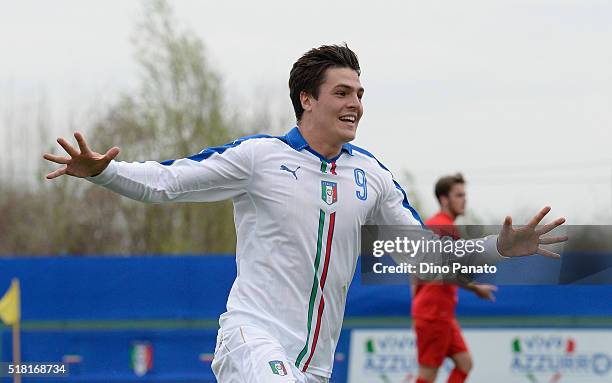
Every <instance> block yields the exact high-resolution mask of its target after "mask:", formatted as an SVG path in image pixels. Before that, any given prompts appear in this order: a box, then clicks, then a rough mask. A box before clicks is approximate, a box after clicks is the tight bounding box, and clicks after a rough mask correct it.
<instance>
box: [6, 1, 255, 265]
mask: <svg viewBox="0 0 612 383" xmlns="http://www.w3.org/2000/svg"><path fill="white" fill-rule="evenodd" d="M144 7H145V12H144V16H143V19H142V20H141V22H140V23H139V24H138V27H137V29H136V33H135V35H134V38H133V44H134V47H135V53H136V60H137V62H138V64H139V68H140V82H139V85H138V87H137V89H136V90H134V91H131V92H127V93H125V94H123V95H122V96H121V98H120V101H118V102H117V103H116V104H115V105H112V106H111V107H110V108H109V109H108V111H107V112H106V113H103V114H102V116H103V117H102V118H99V119H98V121H96V122H94V123H93V124H92V127H91V128H90V129H85V130H86V131H87V135H86V136H87V138H88V139H89V141H90V147H92V149H93V150H96V151H98V152H104V151H105V150H107V149H108V148H109V147H111V146H115V145H116V146H119V147H121V149H122V153H121V155H120V158H119V160H123V161H142V160H164V159H169V158H180V157H184V156H187V155H190V154H193V153H197V152H199V151H200V150H202V149H203V148H205V147H209V146H216V145H221V144H224V143H226V142H228V141H230V140H231V139H233V138H235V137H237V136H240V135H242V134H243V133H244V132H241V131H238V130H235V129H232V128H231V126H230V125H231V123H232V121H236V120H238V119H239V116H237V115H236V114H230V115H229V117H227V116H228V113H227V111H226V110H224V108H225V107H224V98H223V92H222V89H221V86H220V80H219V76H218V75H217V74H216V73H215V71H214V70H213V69H212V68H211V67H210V65H209V63H208V61H207V59H206V52H205V49H204V45H203V43H202V41H201V40H200V39H199V38H198V37H197V36H196V35H195V34H193V33H191V32H189V31H181V30H179V29H178V27H177V23H176V21H175V19H174V16H173V14H172V10H171V9H170V7H169V5H168V3H167V2H166V1H164V0H148V1H145V2H144ZM17 190H19V189H18V186H14V187H11V186H7V185H4V186H3V185H2V184H0V192H1V193H2V198H1V199H0V215H1V216H0V233H1V236H0V254H155V253H166V254H167V253H181V254H185V253H204V252H224V253H233V252H234V251H235V241H236V239H235V233H234V223H233V214H232V205H231V202H229V201H224V202H220V203H208V204H187V203H180V204H168V205H146V204H142V203H138V202H134V201H129V200H128V199H126V198H123V197H120V196H118V195H116V194H113V193H112V192H110V191H107V190H105V189H103V188H100V187H98V186H94V185H91V184H89V183H88V182H85V181H78V180H75V179H73V178H71V177H60V178H59V179H56V180H54V181H52V182H44V183H43V184H42V185H41V186H40V187H39V189H38V190H35V191H31V192H24V191H17ZM16 206H19V207H20V208H16Z"/></svg>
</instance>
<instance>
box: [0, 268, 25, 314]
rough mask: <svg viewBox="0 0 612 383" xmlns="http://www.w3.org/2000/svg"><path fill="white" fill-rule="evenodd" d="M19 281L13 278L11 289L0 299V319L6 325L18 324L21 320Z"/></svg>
mask: <svg viewBox="0 0 612 383" xmlns="http://www.w3.org/2000/svg"><path fill="white" fill-rule="evenodd" d="M20 295H21V294H20V291H19V279H17V278H13V281H12V282H11V287H9V289H8V291H7V292H6V294H4V296H3V297H2V299H0V319H2V321H3V322H4V323H5V324H6V325H13V324H15V323H18V322H19V320H20V319H21V309H20V306H21V304H20V300H21V297H20Z"/></svg>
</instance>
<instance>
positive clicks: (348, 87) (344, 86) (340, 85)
mask: <svg viewBox="0 0 612 383" xmlns="http://www.w3.org/2000/svg"><path fill="white" fill-rule="evenodd" d="M337 88H344V89H349V90H353V89H355V88H353V87H352V86H350V85H347V84H338V85H336V86H335V87H334V89H337ZM363 91H365V89H363V87H360V88H359V89H357V92H363Z"/></svg>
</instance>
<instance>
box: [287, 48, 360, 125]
mask: <svg viewBox="0 0 612 383" xmlns="http://www.w3.org/2000/svg"><path fill="white" fill-rule="evenodd" d="M328 68H351V69H353V70H354V71H355V72H357V75H361V69H360V68H359V60H358V59H357V55H356V54H355V52H353V51H352V50H350V49H349V47H348V45H346V43H344V45H322V46H320V47H318V48H313V49H311V50H309V51H308V52H306V53H304V55H302V57H300V58H299V59H298V60H297V61H296V62H295V63H294V64H293V67H292V68H291V72H290V73H289V97H291V102H292V103H293V110H294V111H295V117H296V119H297V121H298V122H299V121H300V120H301V119H302V114H303V113H304V108H302V102H301V101H300V93H301V92H302V91H304V92H307V93H309V94H311V95H312V96H313V97H314V98H315V99H316V98H318V97H319V87H320V86H321V84H322V83H323V81H324V80H325V78H324V76H325V71H326V70H327V69H328Z"/></svg>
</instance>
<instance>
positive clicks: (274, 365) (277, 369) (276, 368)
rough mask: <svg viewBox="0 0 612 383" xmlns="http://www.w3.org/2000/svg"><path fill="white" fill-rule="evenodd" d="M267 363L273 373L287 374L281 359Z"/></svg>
mask: <svg viewBox="0 0 612 383" xmlns="http://www.w3.org/2000/svg"><path fill="white" fill-rule="evenodd" d="M268 363H270V368H271V369H272V372H273V373H274V374H276V375H280V376H285V375H287V369H286V368H285V365H284V364H283V362H282V361H280V360H271V361H269V362H268Z"/></svg>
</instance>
